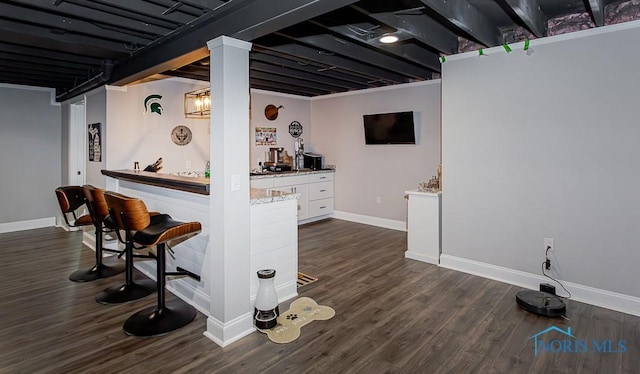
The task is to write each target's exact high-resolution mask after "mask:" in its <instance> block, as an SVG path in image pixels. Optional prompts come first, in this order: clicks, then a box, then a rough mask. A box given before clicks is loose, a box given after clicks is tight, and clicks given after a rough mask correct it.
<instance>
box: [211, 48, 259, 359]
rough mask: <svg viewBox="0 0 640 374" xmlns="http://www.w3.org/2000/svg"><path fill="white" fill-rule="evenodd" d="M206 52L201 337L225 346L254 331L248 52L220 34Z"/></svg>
mask: <svg viewBox="0 0 640 374" xmlns="http://www.w3.org/2000/svg"><path fill="white" fill-rule="evenodd" d="M207 46H208V47H209V50H210V51H211V65H210V66H211V101H212V103H211V135H210V137H211V138H210V143H211V151H210V159H211V191H210V199H211V200H210V202H211V204H210V207H211V208H210V209H211V211H210V217H211V221H210V223H211V226H210V227H211V230H210V233H209V235H210V237H209V245H210V246H211V247H210V250H209V253H210V256H209V259H208V260H209V269H210V274H211V278H210V279H209V282H210V296H211V310H210V317H209V318H208V320H207V331H206V332H205V335H206V336H207V337H209V338H210V339H212V340H213V341H214V342H216V343H217V344H218V345H220V346H223V347H224V346H226V345H228V344H230V343H232V342H234V341H236V340H238V339H240V338H241V337H243V336H245V335H248V334H249V333H251V332H253V331H254V328H253V318H252V311H253V308H252V306H251V305H250V297H249V295H250V289H249V285H250V275H249V272H250V268H249V260H250V257H249V246H250V244H251V243H250V240H249V234H250V229H249V221H250V220H249V198H250V192H249V51H250V50H251V43H247V42H244V41H241V40H237V39H233V38H229V37H226V36H221V37H218V38H216V39H213V40H210V41H209V42H208V43H207Z"/></svg>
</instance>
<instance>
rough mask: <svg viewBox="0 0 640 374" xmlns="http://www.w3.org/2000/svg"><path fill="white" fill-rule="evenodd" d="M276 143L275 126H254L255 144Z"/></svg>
mask: <svg viewBox="0 0 640 374" xmlns="http://www.w3.org/2000/svg"><path fill="white" fill-rule="evenodd" d="M275 144H278V137H277V134H276V128H275V127H256V145H275Z"/></svg>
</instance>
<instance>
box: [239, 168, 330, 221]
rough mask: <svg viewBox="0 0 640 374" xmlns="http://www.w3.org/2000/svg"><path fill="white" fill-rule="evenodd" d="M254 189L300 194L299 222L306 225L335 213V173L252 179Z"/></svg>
mask: <svg viewBox="0 0 640 374" xmlns="http://www.w3.org/2000/svg"><path fill="white" fill-rule="evenodd" d="M251 187H252V188H266V189H274V190H278V191H285V192H294V193H298V194H300V197H299V198H298V222H299V223H306V222H312V221H315V220H318V219H322V218H325V217H327V216H328V215H330V214H332V213H333V173H326V172H325V173H306V174H302V175H296V174H294V175H286V174H285V175H278V176H274V177H261V178H256V179H251Z"/></svg>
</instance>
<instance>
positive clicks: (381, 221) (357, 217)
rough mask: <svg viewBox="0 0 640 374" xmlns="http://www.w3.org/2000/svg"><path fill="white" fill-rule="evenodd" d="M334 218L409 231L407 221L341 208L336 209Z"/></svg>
mask: <svg viewBox="0 0 640 374" xmlns="http://www.w3.org/2000/svg"><path fill="white" fill-rule="evenodd" d="M333 218H336V219H341V220H343V221H350V222H356V223H363V224H365V225H371V226H378V227H383V228H385V229H392V230H398V231H407V223H406V222H405V221H397V220H393V219H387V218H380V217H373V216H365V215H363V214H356V213H349V212H342V211H339V210H336V211H334V212H333Z"/></svg>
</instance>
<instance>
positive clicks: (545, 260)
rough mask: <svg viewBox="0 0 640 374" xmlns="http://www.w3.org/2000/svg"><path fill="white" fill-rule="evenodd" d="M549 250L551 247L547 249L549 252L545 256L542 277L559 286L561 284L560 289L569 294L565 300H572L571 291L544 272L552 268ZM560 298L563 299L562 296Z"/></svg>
mask: <svg viewBox="0 0 640 374" xmlns="http://www.w3.org/2000/svg"><path fill="white" fill-rule="evenodd" d="M549 249H551V247H547V251H546V252H545V254H544V257H545V259H544V261H543V262H542V266H541V268H542V275H544V276H545V277H547V278H549V279H551V280H552V281H554V282H556V283H557V284H559V285H560V287H562V289H563V290H564V291H565V292H566V293H567V294H569V296H565V297H563V298H565V299H570V298H571V292H569V290H567V289H566V288H565V287H564V285H563V284H562V283H561V282H560V281H559V280H557V279H555V278H553V277H551V276H549V275H547V273H545V271H544V270H545V267H546V268H547V269H549V268H550V267H551V260H550V259H549ZM558 297H562V296H559V295H558Z"/></svg>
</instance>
